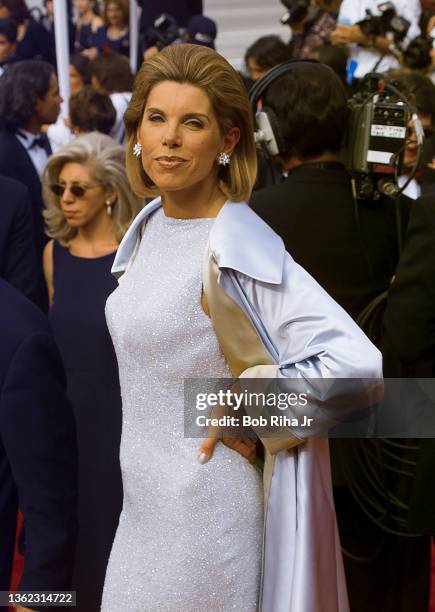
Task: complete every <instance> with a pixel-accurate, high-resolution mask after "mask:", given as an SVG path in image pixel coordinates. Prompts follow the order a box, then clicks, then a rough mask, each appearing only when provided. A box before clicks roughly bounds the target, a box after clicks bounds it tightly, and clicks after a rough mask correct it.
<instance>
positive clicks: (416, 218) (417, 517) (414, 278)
mask: <svg viewBox="0 0 435 612" xmlns="http://www.w3.org/2000/svg"><path fill="white" fill-rule="evenodd" d="M383 323H384V325H383V330H382V352H383V354H384V364H385V365H384V369H385V373H386V375H388V376H401V377H404V376H406V377H409V376H411V377H412V376H418V377H434V376H435V194H433V195H425V196H422V197H421V198H420V199H419V200H417V201H416V202H415V204H414V206H413V208H412V211H411V216H410V219H409V224H408V230H407V233H406V236H405V241H404V247H403V252H402V255H401V257H400V261H399V264H398V266H397V271H396V278H395V281H394V283H393V284H392V285H391V288H390V290H389V292H388V298H387V304H386V309H385V312H384V318H383ZM419 446H420V450H419V457H418V464H417V467H416V474H415V478H414V483H413V489H412V495H411V499H410V504H409V505H410V508H409V515H408V524H409V527H410V529H412V530H413V531H415V532H418V533H426V534H431V535H434V534H435V489H434V487H433V478H434V470H435V440H433V439H430V438H425V439H422V440H420V441H419Z"/></svg>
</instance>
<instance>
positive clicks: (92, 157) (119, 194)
mask: <svg viewBox="0 0 435 612" xmlns="http://www.w3.org/2000/svg"><path fill="white" fill-rule="evenodd" d="M69 163H77V164H82V165H83V166H86V167H87V168H88V169H89V171H90V173H91V176H92V179H93V180H94V181H96V182H97V183H99V184H100V185H101V186H102V187H103V189H104V190H105V191H113V192H115V193H116V200H115V203H114V206H113V215H112V222H113V227H114V230H115V234H116V238H117V239H118V241H119V242H120V241H121V240H122V237H123V236H124V234H125V232H126V231H127V229H128V227H129V225H130V224H131V222H132V221H133V219H134V218H135V216H136V215H137V213H138V212H139V210H140V209H141V208H142V206H143V200H142V199H141V198H139V197H138V196H136V195H135V194H134V193H133V192H132V190H131V188H130V185H129V182H128V179H127V175H126V172H125V150H124V148H123V147H121V146H120V145H119V144H118V143H117V142H116V141H115V140H113V139H112V138H110V137H109V136H106V135H105V134H100V133H99V132H91V133H89V134H84V135H82V136H79V137H78V138H76V139H75V140H73V141H72V142H71V143H70V144H69V145H67V146H66V147H63V148H62V149H60V150H59V151H58V152H57V153H55V154H54V155H52V156H51V157H50V158H49V160H48V163H47V166H46V168H45V171H44V174H43V177H42V193H43V197H44V203H45V209H44V211H43V215H44V219H45V224H46V234H47V235H48V236H50V237H51V238H54V239H55V240H58V241H59V242H60V244H62V245H64V246H66V245H67V244H68V243H69V242H70V241H71V240H72V239H73V238H74V237H75V236H76V234H77V229H76V228H73V227H70V226H69V225H68V223H67V221H66V219H65V217H64V215H63V213H62V210H61V208H60V204H59V197H58V196H56V195H54V194H53V193H52V192H51V190H50V185H52V184H53V183H57V182H58V181H59V175H60V173H61V171H62V168H63V167H64V166H65V164H69Z"/></svg>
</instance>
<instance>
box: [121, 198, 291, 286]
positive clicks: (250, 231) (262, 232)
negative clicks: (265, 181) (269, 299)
mask: <svg viewBox="0 0 435 612" xmlns="http://www.w3.org/2000/svg"><path fill="white" fill-rule="evenodd" d="M161 204H162V202H161V198H156V199H155V200H153V201H152V202H150V203H149V204H147V205H146V206H145V207H144V208H143V209H142V210H141V211H140V213H139V214H138V215H137V217H136V218H135V219H134V221H133V223H132V224H131V225H130V227H129V229H128V231H127V233H126V234H125V236H124V238H123V239H122V242H121V244H120V245H119V248H118V251H117V253H116V257H115V261H114V262H113V266H112V274H114V275H115V276H116V277H117V278H118V277H120V276H121V275H122V274H123V273H124V272H125V270H126V269H127V266H128V263H129V261H130V259H131V258H132V256H133V255H134V250H135V247H136V244H137V241H138V237H139V232H140V228H141V227H142V224H143V223H144V222H145V221H146V219H147V218H148V217H149V216H150V215H151V213H153V212H154V211H155V210H157V208H159V207H160V206H161ZM210 250H211V252H212V254H213V256H214V258H215V259H216V262H217V264H218V266H219V268H220V269H221V268H229V269H232V270H237V271H238V272H241V273H242V274H245V275H246V276H249V277H251V278H254V279H256V280H259V281H262V282H266V283H272V284H277V285H278V284H280V283H281V280H282V272H283V267H284V256H285V248H284V243H283V241H282V240H281V238H280V237H279V236H278V234H275V232H274V231H273V230H272V229H271V228H270V227H269V226H268V225H267V224H266V223H265V222H264V221H263V220H262V219H260V217H259V216H258V215H256V214H255V213H254V211H253V210H252V209H251V208H249V206H248V205H247V204H246V203H244V202H229V201H227V202H226V203H225V204H224V206H223V207H222V208H221V210H220V211H219V214H218V215H217V217H216V221H215V222H214V224H213V227H212V229H211V232H210Z"/></svg>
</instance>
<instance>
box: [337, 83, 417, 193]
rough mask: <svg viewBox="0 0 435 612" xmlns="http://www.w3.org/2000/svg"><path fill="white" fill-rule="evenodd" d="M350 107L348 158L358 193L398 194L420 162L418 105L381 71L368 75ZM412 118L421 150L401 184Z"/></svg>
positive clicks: (347, 161)
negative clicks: (383, 76)
mask: <svg viewBox="0 0 435 612" xmlns="http://www.w3.org/2000/svg"><path fill="white" fill-rule="evenodd" d="M349 109H350V116H349V125H348V132H347V137H346V143H345V160H344V161H345V165H346V167H347V169H348V171H349V172H350V174H351V175H352V177H353V182H354V188H355V197H356V198H357V199H364V198H368V197H370V198H372V199H377V198H379V197H380V196H381V195H387V196H389V197H392V198H395V197H397V196H398V195H400V193H402V191H404V189H405V188H406V187H407V185H408V184H409V183H410V181H411V180H412V178H413V177H414V175H415V172H416V171H417V168H418V165H419V163H420V156H421V150H422V145H423V137H424V135H423V129H422V127H421V123H420V120H419V119H418V116H417V111H416V109H415V108H414V107H413V105H412V104H411V103H410V102H409V100H408V99H407V98H405V96H404V95H403V94H402V93H401V92H400V91H399V90H398V89H396V87H394V86H393V85H390V84H388V83H385V82H384V81H383V79H382V77H381V76H380V75H379V74H377V73H372V74H370V75H367V77H366V79H365V80H364V81H363V88H362V90H361V91H359V92H358V93H357V94H355V95H354V96H353V97H352V98H351V99H350V100H349ZM410 121H412V122H413V124H414V129H415V132H416V135H417V144H418V149H419V152H418V155H417V159H416V162H415V164H414V167H413V169H412V172H411V174H410V176H409V177H408V180H407V182H406V183H405V185H403V186H402V187H401V188H400V187H399V185H398V177H399V175H400V174H401V171H402V163H403V154H404V152H405V147H406V142H407V138H408V124H409V122H410Z"/></svg>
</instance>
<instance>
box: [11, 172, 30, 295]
mask: <svg viewBox="0 0 435 612" xmlns="http://www.w3.org/2000/svg"><path fill="white" fill-rule="evenodd" d="M9 195H13V197H14V200H15V202H16V207H15V214H14V219H13V224H12V226H11V229H10V232H9V236H8V244H7V247H6V250H5V255H6V260H5V263H4V266H3V278H4V279H5V280H6V281H8V283H10V284H11V285H13V286H14V287H16V288H17V289H18V290H19V291H21V293H22V294H23V295H25V296H26V297H28V298H31V297H32V295H33V294H34V292H35V289H36V286H37V281H38V278H37V275H38V271H37V266H36V252H35V242H34V238H33V218H32V205H31V201H30V197H29V192H28V190H27V188H26V187H24V185H18V184H17V189H16V192H14V193H13V194H9Z"/></svg>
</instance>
